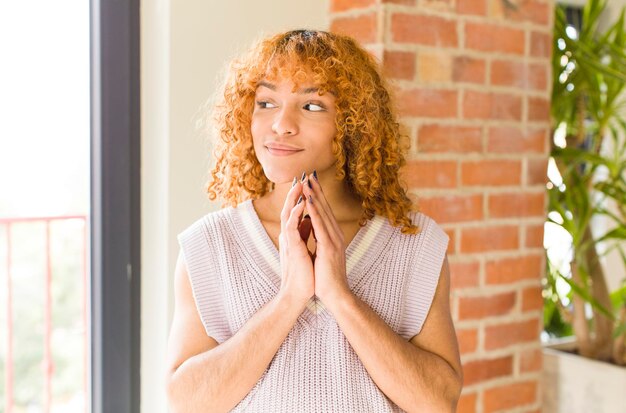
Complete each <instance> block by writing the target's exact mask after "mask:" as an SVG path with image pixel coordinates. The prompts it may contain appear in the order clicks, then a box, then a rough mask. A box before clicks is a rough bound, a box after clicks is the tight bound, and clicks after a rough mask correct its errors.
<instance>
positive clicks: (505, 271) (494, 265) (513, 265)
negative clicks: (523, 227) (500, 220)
mask: <svg viewBox="0 0 626 413" xmlns="http://www.w3.org/2000/svg"><path fill="white" fill-rule="evenodd" d="M516 235H517V234H516ZM542 265H543V254H541V255H525V256H521V257H514V258H500V259H497V260H490V261H487V263H486V267H485V282H486V284H498V285H499V284H512V283H515V282H518V281H524V280H538V279H539V278H540V277H541V274H542V268H543V267H542Z"/></svg>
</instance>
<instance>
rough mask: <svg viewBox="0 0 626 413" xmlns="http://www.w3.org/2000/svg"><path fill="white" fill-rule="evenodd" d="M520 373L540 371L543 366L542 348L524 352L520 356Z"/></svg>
mask: <svg viewBox="0 0 626 413" xmlns="http://www.w3.org/2000/svg"><path fill="white" fill-rule="evenodd" d="M519 357H520V360H519V364H520V368H519V370H520V373H528V372H534V371H540V370H541V366H542V365H543V352H542V351H541V348H534V349H532V350H525V351H522V352H521V353H520V355H519Z"/></svg>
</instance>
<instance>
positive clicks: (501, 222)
mask: <svg viewBox="0 0 626 413" xmlns="http://www.w3.org/2000/svg"><path fill="white" fill-rule="evenodd" d="M553 9H554V4H553V1H551V0H543V1H542V0H395V1H391V0H388V1H384V0H331V2H330V21H331V26H330V27H331V30H332V31H337V32H341V33H346V34H349V35H351V36H354V37H355V38H357V39H358V40H359V41H361V42H362V43H363V44H364V45H365V46H366V47H367V48H368V49H369V50H370V51H371V52H372V53H373V54H374V55H376V56H377V57H378V58H379V59H380V60H381V61H382V63H383V67H384V69H385V71H386V73H387V75H388V76H389V77H391V78H392V79H393V80H394V84H395V86H396V87H397V90H396V94H397V96H398V98H399V105H400V108H401V114H402V123H403V125H404V126H405V127H406V130H407V131H408V133H409V134H410V136H411V139H412V149H411V154H410V156H409V162H408V166H407V168H406V169H405V174H404V177H405V180H406V182H407V184H408V185H409V188H410V190H411V192H412V193H415V194H416V195H418V197H419V200H420V205H421V209H422V211H423V212H424V213H426V214H428V215H430V216H432V217H433V218H434V219H435V220H437V221H438V222H439V223H440V224H441V225H442V226H443V227H444V228H445V229H446V231H447V232H448V234H449V235H450V238H451V243H450V247H449V250H448V253H449V259H450V263H451V273H452V291H451V303H452V312H453V316H454V319H455V325H456V328H457V335H458V338H459V342H460V348H461V353H462V360H463V365H464V372H465V384H464V391H463V396H462V399H461V402H460V404H459V412H478V413H482V412H485V413H486V412H495V411H500V412H504V411H515V412H538V411H540V410H541V406H540V400H541V397H540V376H541V345H540V341H539V335H540V332H541V330H542V298H541V278H542V276H543V272H544V258H543V257H544V253H543V246H542V238H543V222H544V219H545V206H546V199H545V170H546V166H547V159H548V153H549V127H550V125H549V97H550V82H549V80H550V79H551V75H550V70H551V69H550V53H551V43H552V42H551V39H552V35H551V33H552V26H553V17H552V16H553Z"/></svg>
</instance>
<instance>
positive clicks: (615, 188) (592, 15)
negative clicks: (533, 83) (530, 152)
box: [544, 0, 626, 412]
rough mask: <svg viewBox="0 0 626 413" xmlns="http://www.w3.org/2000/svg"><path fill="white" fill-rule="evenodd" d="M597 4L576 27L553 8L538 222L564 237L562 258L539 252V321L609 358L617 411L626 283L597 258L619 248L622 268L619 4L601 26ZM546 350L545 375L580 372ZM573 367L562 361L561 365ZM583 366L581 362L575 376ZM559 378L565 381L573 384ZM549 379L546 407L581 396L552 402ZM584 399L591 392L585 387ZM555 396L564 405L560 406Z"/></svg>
mask: <svg viewBox="0 0 626 413" xmlns="http://www.w3.org/2000/svg"><path fill="white" fill-rule="evenodd" d="M605 6H606V0H590V1H588V2H587V4H586V5H585V7H584V8H583V11H582V19H581V27H580V29H579V30H575V29H574V28H573V27H572V26H570V25H569V24H568V22H567V19H566V15H565V11H564V9H563V8H562V7H561V6H557V9H556V18H555V28H554V44H553V57H552V69H553V92H552V103H551V118H552V124H553V131H554V139H553V142H552V150H551V157H552V159H553V160H554V163H552V160H551V166H552V168H549V173H548V175H549V181H548V184H547V188H548V189H547V191H548V200H549V201H548V210H549V213H548V223H547V225H546V228H547V229H548V230H550V229H551V230H552V231H557V233H558V231H560V232H561V233H562V234H566V237H565V239H568V241H569V242H567V244H569V245H567V248H566V250H567V252H568V254H567V258H566V259H563V257H562V256H561V257H560V258H559V257H556V256H555V255H554V254H552V253H551V252H553V251H550V250H548V251H547V259H546V262H547V269H546V278H545V284H544V303H545V306H544V321H545V323H544V324H545V330H546V332H547V333H548V334H549V335H550V336H552V337H562V336H568V335H573V336H574V337H575V340H573V341H572V342H570V343H569V344H568V345H566V346H565V349H566V350H569V352H570V353H572V354H573V353H575V354H577V355H579V356H582V357H584V358H588V359H593V360H597V361H601V362H607V363H602V364H605V365H607V366H610V365H611V364H612V365H613V367H611V368H615V369H616V370H615V371H614V372H615V374H617V375H618V378H613V379H611V380H612V382H613V383H612V384H615V381H617V383H618V384H619V386H622V387H621V390H620V391H617V392H616V393H618V394H616V396H617V397H621V398H622V399H621V400H622V402H623V403H622V404H619V406H621V407H619V409H623V406H626V391H625V390H626V368H624V367H615V366H624V365H626V280H625V281H624V282H623V283H622V285H621V287H619V288H617V289H616V290H615V291H609V288H608V283H607V277H606V273H605V271H606V269H604V268H603V267H602V265H601V261H600V259H601V258H602V256H603V255H605V254H608V253H609V252H611V251H617V252H618V253H619V254H620V256H621V265H623V267H624V268H626V245H625V244H626V139H625V138H624V136H625V135H626V121H625V120H624V118H623V117H624V114H625V113H626V110H625V109H626V107H625V106H626V100H625V97H626V96H625V94H624V89H625V85H626V33H625V31H624V10H622V13H621V15H620V16H619V18H618V19H617V20H616V21H615V23H613V24H612V25H611V26H610V27H608V28H607V29H606V30H603V31H601V30H600V29H599V19H600V16H601V14H602V12H603V10H604V9H605ZM599 218H601V219H604V220H605V222H609V224H610V225H609V227H608V228H607V229H606V230H601V231H598V230H597V228H594V223H595V222H597V220H598V219H599ZM557 347H558V346H557ZM560 347H561V348H562V349H563V346H560ZM544 355H545V358H544V371H545V372H546V380H547V381H554V380H555V379H556V378H557V377H560V378H563V377H567V378H568V380H569V379H570V378H571V377H574V376H581V374H577V373H574V372H572V371H565V372H562V371H561V372H558V371H554V370H555V368H557V367H558V364H559V363H561V364H562V363H564V362H556V361H554V360H553V359H552V358H551V357H553V356H554V357H556V353H555V352H552V351H550V350H548V351H547V352H544ZM570 357H571V356H570ZM568 360H569V359H568ZM567 363H569V361H568V362H567ZM567 363H566V364H567ZM608 363H610V364H608ZM596 364H598V363H596ZM572 368H574V367H572V366H570V365H569V364H568V369H570V370H571V369H572ZM590 368H591V367H589V366H585V367H583V369H584V371H585V373H583V374H582V376H586V375H587V372H588V371H589V369H590ZM612 371H613V370H612ZM603 374H604V376H603V378H601V379H597V380H596V382H595V385H596V387H597V388H593V389H592V392H593V393H594V395H593V397H591V399H593V400H594V401H592V402H591V403H593V408H591V411H594V412H596V411H597V412H602V411H612V410H602V407H601V406H598V405H597V402H596V401H595V396H597V394H595V393H601V392H602V391H603V389H602V387H604V389H607V388H608V387H610V385H609V384H608V381H609V376H608V375H609V374H613V373H606V372H604V373H603ZM619 374H623V379H620V378H619V377H621V376H619ZM605 382H607V383H606V384H605ZM567 385H568V386H569V387H570V388H571V387H572V386H573V385H572V383H571V382H570V383H568V384H567ZM551 386H552V387H553V386H554V383H551V382H550V383H546V386H544V394H546V395H547V397H544V401H545V402H546V403H552V405H551V406H544V408H547V409H548V410H547V411H551V412H552V411H569V412H573V411H576V410H573V406H575V404H576V402H575V399H576V394H574V393H572V390H573V392H578V395H579V396H581V393H583V391H582V389H576V388H574V389H572V390H569V391H567V390H560V391H557V396H558V395H559V394H560V396H561V397H562V396H565V397H566V400H565V401H563V400H561V402H557V401H556V400H555V397H557V396H554V395H552V396H550V389H551V388H552V387H551ZM574 386H577V385H574ZM592 387H593V386H592ZM618 388H620V387H618ZM589 389H590V387H589V386H588V387H587V390H589ZM587 393H588V392H587ZM582 396H584V397H583V398H586V400H589V399H590V395H589V394H585V395H582ZM559 403H561V405H563V404H567V408H566V409H565V408H564V407H563V406H558V404H559ZM590 406H591V405H590ZM579 408H582V409H586V407H579ZM581 411H582V410H581ZM585 411H588V410H585ZM620 411H621V410H620Z"/></svg>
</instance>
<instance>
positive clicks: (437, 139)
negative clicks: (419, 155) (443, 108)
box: [417, 124, 482, 154]
mask: <svg viewBox="0 0 626 413" xmlns="http://www.w3.org/2000/svg"><path fill="white" fill-rule="evenodd" d="M417 150H418V152H423V153H433V152H437V153H464V154H466V153H471V152H481V151H482V128H481V127H477V126H446V125H440V124H428V125H424V126H422V127H420V129H419V132H418V145H417Z"/></svg>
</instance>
